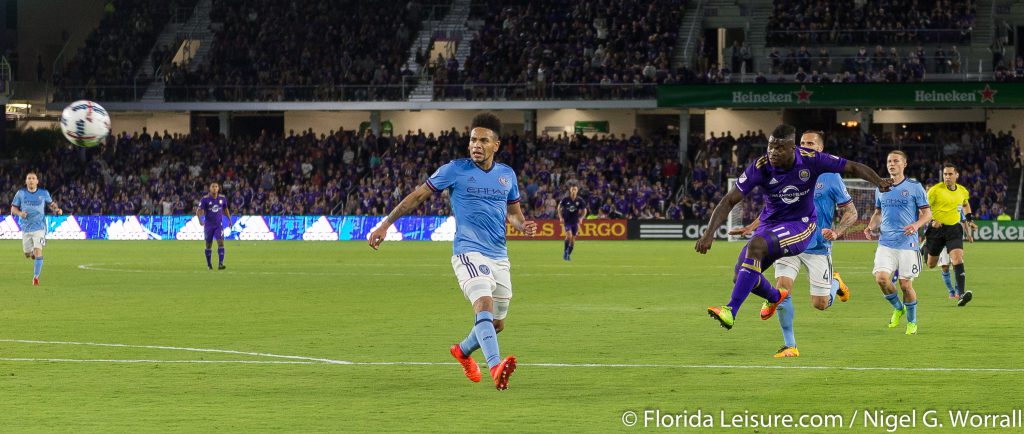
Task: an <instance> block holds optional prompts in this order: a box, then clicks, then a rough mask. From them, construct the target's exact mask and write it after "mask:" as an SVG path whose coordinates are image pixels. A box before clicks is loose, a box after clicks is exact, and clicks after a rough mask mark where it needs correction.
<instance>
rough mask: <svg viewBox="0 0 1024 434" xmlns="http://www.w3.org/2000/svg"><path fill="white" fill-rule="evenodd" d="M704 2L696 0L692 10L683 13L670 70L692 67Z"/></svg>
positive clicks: (701, 22) (688, 9)
mask: <svg viewBox="0 0 1024 434" xmlns="http://www.w3.org/2000/svg"><path fill="white" fill-rule="evenodd" d="M703 15H704V1H703V0H697V2H696V4H695V5H694V6H693V7H692V8H687V9H686V10H685V11H683V19H682V22H680V23H679V32H678V36H676V49H675V52H674V53H672V69H679V68H682V67H684V66H685V67H688V68H692V67H693V54H694V52H695V51H696V50H697V38H699V37H700V34H701V28H702V27H703V24H704V21H703V20H701V17H702V16H703Z"/></svg>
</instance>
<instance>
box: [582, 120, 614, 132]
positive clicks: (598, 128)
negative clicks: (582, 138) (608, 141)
mask: <svg viewBox="0 0 1024 434" xmlns="http://www.w3.org/2000/svg"><path fill="white" fill-rule="evenodd" d="M573 130H574V131H575V132H576V134H586V133H607V132H609V131H611V129H610V128H609V127H608V121H576V123H575V124H573Z"/></svg>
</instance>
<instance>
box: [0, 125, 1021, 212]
mask: <svg viewBox="0 0 1024 434" xmlns="http://www.w3.org/2000/svg"><path fill="white" fill-rule="evenodd" d="M468 135H469V131H468V128H466V129H464V130H462V131H458V130H456V129H452V130H448V131H443V132H440V133H438V134H434V133H424V132H423V131H417V132H412V131H409V132H407V133H406V134H400V135H396V136H380V137H378V136H374V135H373V134H372V133H370V132H365V133H362V134H360V133H357V132H355V131H351V130H339V131H331V132H330V133H329V134H326V135H319V136H317V135H316V134H313V133H312V132H309V131H306V132H299V133H295V132H289V133H288V134H287V135H286V136H285V137H275V136H273V135H270V134H267V133H263V134H261V135H260V136H258V137H241V138H237V139H232V140H225V139H224V138H223V137H221V136H214V135H211V134H209V133H195V134H192V135H180V134H174V135H172V134H167V133H166V132H164V133H163V134H161V133H159V132H153V133H150V132H149V131H146V130H145V129H144V130H143V131H142V132H141V133H131V134H129V133H126V132H121V133H120V134H117V135H116V136H111V137H110V138H109V139H108V143H106V144H104V145H103V146H101V147H99V148H94V149H89V150H86V149H82V148H76V147H73V146H70V145H64V146H61V147H57V148H53V149H51V150H48V151H46V153H44V154H41V155H36V156H35V157H34V158H32V159H31V160H28V161H18V163H17V164H15V165H14V166H6V167H5V168H3V169H0V181H2V182H4V185H7V186H8V188H7V191H6V193H7V197H13V194H14V192H15V191H16V190H17V189H18V188H21V186H23V185H24V173H23V171H24V170H29V169H31V170H36V171H38V174H39V178H40V181H41V186H42V187H44V188H48V189H49V190H50V191H51V194H52V195H53V197H54V200H55V201H57V203H58V204H60V206H61V207H62V208H63V209H64V211H65V212H66V213H73V214H81V215H85V214H113V215H119V214H191V213H193V212H194V211H195V207H196V204H197V203H198V201H199V199H200V198H201V197H202V196H203V195H204V194H205V191H206V187H207V185H208V184H209V183H210V182H211V181H219V182H220V183H221V184H222V191H223V192H224V194H225V196H227V197H229V199H230V203H231V210H232V213H233V214H268V215H385V214H386V213H388V212H389V211H390V210H391V209H392V208H393V207H394V206H395V205H397V204H398V202H399V201H401V199H402V198H403V197H404V196H405V195H406V194H408V193H410V192H411V191H413V190H414V189H415V188H416V187H417V186H419V185H421V184H422V183H423V182H424V180H426V179H427V178H428V177H429V176H430V174H431V173H432V172H433V170H435V169H436V168H437V167H439V166H440V165H442V164H444V163H446V162H448V161H450V160H452V159H457V158H465V154H466V148H465V147H466V144H467V143H468ZM678 140H679V139H678V137H675V136H659V135H649V136H647V137H644V136H641V135H640V134H639V133H637V132H634V134H632V135H629V136H627V135H624V134H621V135H614V134H612V135H596V136H593V137H587V136H583V135H568V134H561V135H557V136H551V135H546V134H544V135H541V136H539V137H535V138H534V137H524V136H519V135H516V134H508V135H506V136H504V137H503V138H502V146H501V148H500V150H499V153H498V154H497V155H496V157H495V161H498V162H502V163H505V164H508V165H510V166H512V167H513V168H514V169H515V170H516V172H517V174H518V177H519V185H520V192H521V194H522V202H521V204H522V207H523V210H524V213H525V214H526V215H527V216H528V217H530V218H558V216H557V214H556V209H557V204H558V201H559V200H560V199H561V198H562V197H563V196H565V195H566V194H567V190H568V187H567V185H568V183H569V182H570V181H572V182H575V183H577V184H578V185H579V186H580V187H581V189H580V195H581V197H583V198H584V199H585V200H586V201H587V204H588V209H589V214H590V215H591V216H593V217H602V218H639V219H663V218H667V219H697V220H707V219H708V218H709V217H710V214H711V211H712V210H713V209H714V207H715V205H716V204H717V203H718V201H719V200H721V198H722V197H723V196H724V194H725V193H726V192H727V191H728V189H729V185H728V180H729V179H730V178H736V177H738V176H739V175H740V173H741V172H742V170H743V169H744V168H745V167H746V166H747V165H748V164H750V163H751V162H752V161H754V160H755V159H756V158H757V157H759V156H761V155H763V153H764V152H765V147H766V146H767V138H766V136H765V133H764V132H763V131H757V132H754V131H747V132H745V133H740V134H737V135H736V136H734V135H733V134H732V132H731V131H726V132H720V133H718V134H715V133H714V132H711V133H709V134H708V136H707V138H706V139H705V138H704V135H703V133H693V134H691V135H690V136H689V137H687V140H688V143H689V147H688V149H689V154H688V155H687V156H686V157H685V159H684V160H682V161H680V160H679V159H678V158H677V157H678V154H677V153H678V145H677V144H676V143H677V141H678ZM825 149H826V152H832V153H835V154H837V155H841V156H843V157H846V158H850V159H854V160H856V161H860V162H864V163H865V164H868V165H870V166H871V167H876V168H879V171H880V172H881V173H884V169H883V168H884V167H885V164H884V161H885V155H886V153H887V152H888V151H889V150H892V149H903V150H905V151H907V152H908V154H909V155H910V159H911V164H910V165H909V166H908V168H907V172H906V173H907V176H908V177H912V178H916V179H918V180H920V181H921V182H922V183H923V184H924V185H926V186H930V185H932V184H935V183H937V182H941V177H940V175H939V174H940V173H941V165H942V164H943V163H944V162H946V161H953V162H956V163H957V164H959V166H960V171H961V178H960V183H961V184H963V185H965V186H966V187H967V188H968V189H969V190H970V191H971V205H972V207H973V209H974V211H975V215H976V216H978V218H981V219H986V218H995V217H996V216H998V215H999V214H1001V213H1002V212H1004V211H1006V210H1005V208H1004V206H1005V205H1006V204H1007V201H1008V200H1010V201H1012V200H1013V199H1014V198H1008V197H1007V191H1008V186H1009V185H1010V183H1011V182H1016V180H1011V179H1009V178H1010V174H1011V170H1013V169H1019V168H1021V165H1022V162H1021V157H1020V155H1021V154H1020V144H1018V143H1015V142H1014V140H1013V138H1012V136H1010V135H1009V134H1007V133H1004V132H998V133H993V132H992V131H981V130H978V129H976V128H972V127H970V126H966V127H963V126H957V127H950V128H938V127H935V128H931V127H929V128H928V129H923V130H920V131H916V130H910V131H903V132H901V133H899V134H886V135H882V136H881V137H876V136H874V135H867V136H863V137H862V136H861V134H860V133H858V132H855V131H854V132H848V131H845V130H841V131H833V132H828V133H827V134H826V145H825ZM862 193H863V194H867V195H868V196H870V192H862ZM864 203H873V202H872V197H866V199H864ZM762 206H763V202H762V199H761V197H760V195H752V196H750V197H749V198H748V199H747V200H745V201H744V202H743V203H742V205H741V207H742V209H744V213H745V215H744V221H745V222H749V221H750V220H752V219H753V218H754V217H755V216H756V214H757V213H758V212H759V211H760V209H761V207H762ZM4 211H5V212H6V210H4ZM861 211H863V212H865V213H866V212H869V211H870V210H861ZM1010 212H1012V210H1010ZM449 213H450V208H449V205H448V199H447V194H435V195H433V196H432V197H431V199H430V200H429V201H428V202H427V203H425V204H424V205H423V206H421V207H419V208H418V209H416V210H415V211H414V213H413V214H414V215H448V214H449ZM863 215H866V214H863Z"/></svg>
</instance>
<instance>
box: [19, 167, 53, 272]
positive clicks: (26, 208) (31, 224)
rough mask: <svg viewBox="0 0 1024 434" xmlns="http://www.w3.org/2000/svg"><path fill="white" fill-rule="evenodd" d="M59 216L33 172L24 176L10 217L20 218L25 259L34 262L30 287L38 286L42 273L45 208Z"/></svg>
mask: <svg viewBox="0 0 1024 434" xmlns="http://www.w3.org/2000/svg"><path fill="white" fill-rule="evenodd" d="M47 207H49V208H50V212H52V213H54V214H57V215H61V214H64V211H61V209H60V207H58V206H57V204H56V203H54V202H53V198H51V197H50V192H49V191H46V189H45V188H39V177H38V176H37V175H36V173H35V172H29V173H28V174H27V175H25V188H23V189H20V190H18V192H17V193H15V194H14V200H13V201H12V202H11V215H15V216H18V217H21V233H22V245H23V247H24V250H25V257H26V258H28V259H34V260H35V266H34V268H33V272H32V285H35V286H39V273H41V272H42V271H43V247H44V246H46V208H47Z"/></svg>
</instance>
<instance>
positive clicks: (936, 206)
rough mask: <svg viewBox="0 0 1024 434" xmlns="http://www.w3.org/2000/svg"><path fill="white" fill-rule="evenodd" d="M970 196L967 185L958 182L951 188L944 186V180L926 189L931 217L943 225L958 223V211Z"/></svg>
mask: <svg viewBox="0 0 1024 434" xmlns="http://www.w3.org/2000/svg"><path fill="white" fill-rule="evenodd" d="M970 197H971V196H970V194H969V193H968V192H967V187H964V186H962V185H960V184H957V185H956V189H953V190H950V189H948V188H946V183H944V182H940V183H938V184H935V185H933V186H932V188H929V189H928V206H930V207H931V208H932V219H933V220H936V221H938V222H939V223H942V224H944V225H955V224H958V223H960V211H961V210H962V209H963V207H964V205H968V203H967V199H969V198H970Z"/></svg>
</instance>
